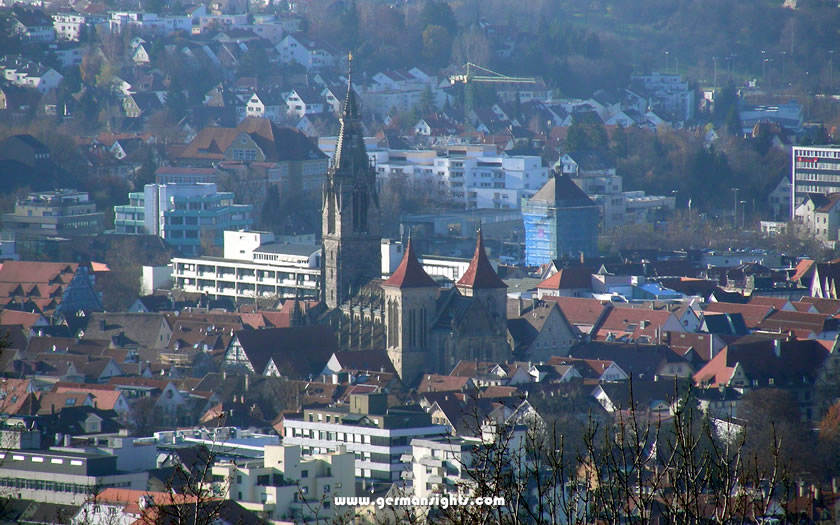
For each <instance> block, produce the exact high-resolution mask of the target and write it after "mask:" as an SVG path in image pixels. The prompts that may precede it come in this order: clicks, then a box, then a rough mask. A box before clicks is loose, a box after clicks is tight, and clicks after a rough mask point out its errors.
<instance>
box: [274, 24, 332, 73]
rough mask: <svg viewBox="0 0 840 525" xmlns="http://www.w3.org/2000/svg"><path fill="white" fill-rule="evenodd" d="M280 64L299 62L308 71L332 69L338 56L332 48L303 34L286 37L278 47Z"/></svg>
mask: <svg viewBox="0 0 840 525" xmlns="http://www.w3.org/2000/svg"><path fill="white" fill-rule="evenodd" d="M276 49H277V53H278V54H279V56H280V62H282V63H284V64H291V63H293V62H297V63H298V64H300V65H302V66H303V67H304V68H306V69H307V70H310V69H321V68H327V67H332V66H334V65H335V64H336V61H337V59H336V54H335V52H334V51H332V47H331V46H329V45H326V44H324V43H322V42H320V41H317V40H315V39H313V38H310V37H308V36H307V35H305V34H303V33H295V34H290V35H286V36H285V37H283V39H282V40H281V41H280V42H279V43H278V44H277V46H276Z"/></svg>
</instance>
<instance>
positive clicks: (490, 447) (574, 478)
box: [439, 382, 791, 524]
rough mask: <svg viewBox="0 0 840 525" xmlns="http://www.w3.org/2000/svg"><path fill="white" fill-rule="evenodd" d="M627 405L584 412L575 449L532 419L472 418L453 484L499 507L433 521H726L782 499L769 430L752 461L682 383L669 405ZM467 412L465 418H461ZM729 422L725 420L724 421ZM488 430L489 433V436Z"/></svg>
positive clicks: (777, 443)
mask: <svg viewBox="0 0 840 525" xmlns="http://www.w3.org/2000/svg"><path fill="white" fill-rule="evenodd" d="M628 388H629V389H630V392H629V393H630V396H629V402H628V406H626V407H620V408H619V409H618V410H616V411H615V413H614V414H613V417H612V419H611V420H608V421H606V422H605V421H603V420H601V419H599V418H596V417H594V416H593V415H591V414H590V416H589V422H588V425H587V428H586V430H585V432H584V437H583V446H579V445H578V446H569V445H568V444H567V442H566V440H565V437H564V435H563V433H562V432H560V431H559V429H558V428H557V427H556V426H554V427H553V428H552V426H550V425H542V424H540V423H539V421H538V420H533V421H529V422H527V424H525V425H523V422H522V421H506V422H493V423H492V424H489V425H488V421H486V420H482V419H481V418H480V417H476V418H475V419H472V422H473V423H474V424H476V423H477V424H478V427H477V428H479V429H481V432H480V433H479V435H481V436H482V437H481V439H480V440H478V441H477V442H476V443H475V445H474V446H473V447H472V449H471V453H470V455H469V460H468V461H461V464H460V467H461V471H462V472H463V475H462V476H463V480H462V481H461V482H460V484H459V485H458V490H460V491H462V492H464V493H468V494H470V495H471V496H474V497H478V496H502V497H503V498H504V500H505V501H504V505H501V506H496V507H488V506H458V507H449V508H447V509H441V510H440V511H439V514H440V516H439V518H440V520H439V521H441V522H443V523H487V522H493V523H508V524H517V523H569V524H573V523H593V522H598V523H613V524H619V523H622V524H624V523H639V524H642V523H651V522H656V521H658V522H660V523H686V524H695V523H696V524H699V523H716V524H724V523H732V522H733V521H738V522H740V521H741V520H743V519H758V518H761V517H763V516H767V515H768V514H770V513H772V512H773V509H774V508H776V507H774V505H776V504H778V505H784V503H785V502H786V501H787V498H788V497H789V496H790V491H789V488H790V479H791V476H790V469H789V466H788V465H787V464H786V463H785V458H784V456H783V455H782V454H781V450H782V442H781V439H780V438H779V436H778V435H777V434H776V432H775V429H774V428H772V427H771V432H770V433H771V436H770V442H769V444H768V447H767V450H766V451H765V454H764V455H765V456H766V457H767V458H768V460H767V461H759V458H758V457H756V455H755V454H750V453H749V452H747V451H746V450H745V446H744V445H745V442H746V436H747V432H746V431H744V432H742V433H741V434H740V436H739V437H738V439H736V440H734V441H731V440H730V441H727V440H724V439H721V438H720V437H719V436H718V434H717V431H716V427H715V425H714V423H713V422H712V421H711V420H710V419H709V418H708V417H706V416H705V415H704V414H703V413H702V412H701V411H700V410H699V408H698V404H697V403H696V400H695V399H694V398H693V396H692V394H691V391H690V390H689V389H687V388H676V385H675V395H674V398H673V399H672V400H671V401H672V402H671V408H670V410H666V411H662V412H656V411H649V410H647V409H644V408H641V407H640V406H638V405H637V403H636V400H635V399H634V395H633V387H632V382H631V383H630V385H628ZM470 417H471V418H472V416H470ZM730 423H731V421H730ZM491 437H492V439H490V438H491Z"/></svg>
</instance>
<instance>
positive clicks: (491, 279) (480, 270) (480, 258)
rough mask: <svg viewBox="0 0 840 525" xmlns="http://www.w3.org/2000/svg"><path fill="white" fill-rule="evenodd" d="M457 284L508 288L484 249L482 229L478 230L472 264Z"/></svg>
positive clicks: (474, 286) (473, 286) (472, 286)
mask: <svg viewBox="0 0 840 525" xmlns="http://www.w3.org/2000/svg"><path fill="white" fill-rule="evenodd" d="M457 286H469V287H470V288H507V285H506V284H505V282H504V281H503V280H502V278H501V277H499V274H497V273H496V270H494V269H493V266H492V265H491V264H490V260H489V259H488V258H487V252H485V251H484V238H483V237H482V236H481V230H478V240H477V241H476V243H475V254H473V258H472V260H471V261H470V266H469V267H468V268H467V271H466V272H464V275H462V276H461V278H460V279H459V280H458V283H457Z"/></svg>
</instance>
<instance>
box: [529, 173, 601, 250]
mask: <svg viewBox="0 0 840 525" xmlns="http://www.w3.org/2000/svg"><path fill="white" fill-rule="evenodd" d="M599 214H600V207H599V206H598V205H597V204H595V203H594V202H592V199H590V198H589V197H588V196H587V195H586V194H585V193H584V192H583V191H582V190H581V189H580V188H578V187H577V185H575V183H574V182H572V180H571V179H570V178H569V177H568V176H566V175H562V174H558V175H557V176H555V177H553V178H551V179H549V181H548V182H547V183H546V185H545V186H543V187H542V189H541V190H540V191H538V192H537V194H536V195H534V196H533V197H531V199H530V200H528V201H527V202H526V203H525V204H524V205H523V207H522V217H523V220H524V222H525V264H526V265H528V266H539V265H541V264H545V263H548V262H551V260H553V259H557V258H559V257H561V256H564V255H570V256H573V257H577V256H578V255H580V254H583V255H585V256H591V255H596V254H597V253H598V218H599Z"/></svg>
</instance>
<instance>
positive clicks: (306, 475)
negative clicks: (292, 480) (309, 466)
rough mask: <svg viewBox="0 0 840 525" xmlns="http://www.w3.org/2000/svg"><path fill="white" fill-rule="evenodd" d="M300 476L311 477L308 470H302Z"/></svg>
mask: <svg viewBox="0 0 840 525" xmlns="http://www.w3.org/2000/svg"><path fill="white" fill-rule="evenodd" d="M300 477H302V478H308V477H309V471H308V470H301V471H300Z"/></svg>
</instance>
